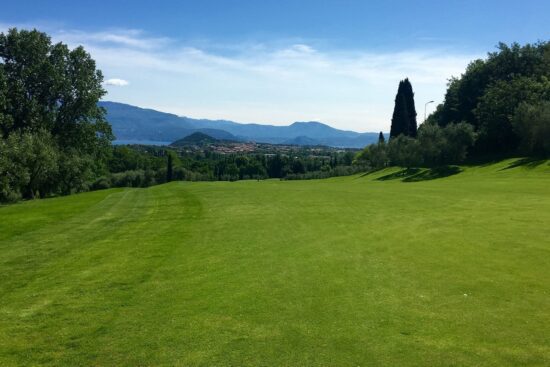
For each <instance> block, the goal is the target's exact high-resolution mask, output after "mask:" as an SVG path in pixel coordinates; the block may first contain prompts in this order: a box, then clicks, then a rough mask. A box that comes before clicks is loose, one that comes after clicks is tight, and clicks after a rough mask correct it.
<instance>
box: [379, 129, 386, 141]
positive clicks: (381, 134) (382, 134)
mask: <svg viewBox="0 0 550 367" xmlns="http://www.w3.org/2000/svg"><path fill="white" fill-rule="evenodd" d="M385 142H386V138H384V133H382V131H380V134H378V144H384V143H385Z"/></svg>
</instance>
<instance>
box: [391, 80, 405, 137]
mask: <svg viewBox="0 0 550 367" xmlns="http://www.w3.org/2000/svg"><path fill="white" fill-rule="evenodd" d="M402 85H403V82H401V83H399V89H398V91H397V95H396V96H395V106H394V109H393V115H392V119H391V129H390V139H391V138H396V137H398V136H399V135H408V133H409V128H408V121H409V110H408V109H407V102H406V100H405V96H404V94H403V92H402V90H403V87H402Z"/></svg>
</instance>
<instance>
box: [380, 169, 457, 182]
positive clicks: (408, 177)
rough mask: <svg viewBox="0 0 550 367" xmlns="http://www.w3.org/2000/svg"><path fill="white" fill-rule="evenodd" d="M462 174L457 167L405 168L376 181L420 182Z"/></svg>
mask: <svg viewBox="0 0 550 367" xmlns="http://www.w3.org/2000/svg"><path fill="white" fill-rule="evenodd" d="M460 172H462V169H461V168H460V167H458V166H442V167H436V168H429V169H421V168H407V169H403V170H401V171H399V172H394V173H391V174H389V175H386V176H382V177H379V178H377V180H378V181H388V180H401V181H403V182H420V181H428V180H436V179H438V178H444V177H449V176H453V175H456V174H458V173H460Z"/></svg>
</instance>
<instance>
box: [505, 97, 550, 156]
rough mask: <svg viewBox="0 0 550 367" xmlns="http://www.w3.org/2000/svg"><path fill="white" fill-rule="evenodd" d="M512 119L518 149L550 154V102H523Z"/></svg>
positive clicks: (531, 152) (543, 154) (530, 153)
mask: <svg viewBox="0 0 550 367" xmlns="http://www.w3.org/2000/svg"><path fill="white" fill-rule="evenodd" d="M512 121H513V126H514V130H515V131H516V133H517V134H518V135H519V137H520V151H522V152H523V153H525V154H528V155H536V156H543V157H548V156H550V102H541V103H539V104H534V105H533V104H527V103H523V104H521V105H520V106H519V107H518V108H517V109H516V111H515V113H514V117H513V119H512Z"/></svg>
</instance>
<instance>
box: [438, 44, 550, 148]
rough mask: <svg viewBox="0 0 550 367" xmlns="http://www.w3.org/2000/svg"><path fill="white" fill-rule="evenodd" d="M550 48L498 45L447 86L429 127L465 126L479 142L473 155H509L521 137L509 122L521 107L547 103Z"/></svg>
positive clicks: (546, 45) (542, 46)
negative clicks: (459, 123)
mask: <svg viewBox="0 0 550 367" xmlns="http://www.w3.org/2000/svg"><path fill="white" fill-rule="evenodd" d="M549 75H550V42H538V43H535V44H526V45H524V46H520V45H519V44H517V43H514V44H511V45H506V44H503V43H501V44H499V46H498V49H497V51H496V52H492V53H489V54H488V56H487V58H486V59H484V60H481V59H479V60H475V61H473V62H471V63H470V64H469V65H468V67H467V69H466V71H465V73H464V74H462V76H461V77H460V78H453V79H451V81H450V82H449V84H448V88H447V92H446V95H445V101H444V103H443V104H441V105H440V106H438V108H437V109H436V111H435V113H434V114H432V115H431V116H430V118H429V119H428V120H429V121H432V122H433V121H435V122H437V123H438V124H439V125H441V126H446V125H448V124H451V123H458V122H466V123H468V124H470V125H472V126H473V127H474V129H475V130H476V133H478V134H479V138H478V140H477V141H476V147H475V149H474V151H475V152H477V153H483V154H485V153H499V154H503V153H504V154H506V153H507V154H510V153H513V152H515V149H516V147H517V146H518V143H519V140H520V137H519V136H518V135H517V133H516V132H515V130H514V128H513V126H512V121H511V119H512V116H513V114H514V111H515V110H516V108H517V107H518V106H519V105H520V104H521V103H524V102H525V103H529V104H536V103H539V102H541V101H544V100H549V99H550V98H549V97H548V95H549V90H550V88H549V87H548V76H549Z"/></svg>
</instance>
